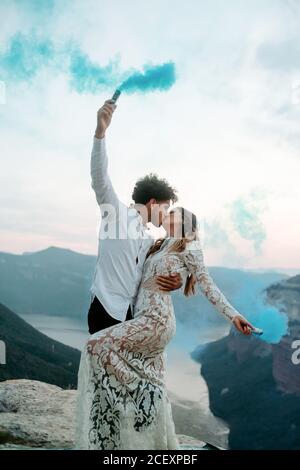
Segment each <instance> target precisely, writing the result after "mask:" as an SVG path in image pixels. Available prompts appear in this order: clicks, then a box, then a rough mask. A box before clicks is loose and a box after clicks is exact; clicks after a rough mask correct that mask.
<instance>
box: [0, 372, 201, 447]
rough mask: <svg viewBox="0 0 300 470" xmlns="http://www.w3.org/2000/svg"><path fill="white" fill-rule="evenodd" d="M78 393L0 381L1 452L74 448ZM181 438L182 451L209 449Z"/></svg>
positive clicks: (38, 384)
mask: <svg viewBox="0 0 300 470" xmlns="http://www.w3.org/2000/svg"><path fill="white" fill-rule="evenodd" d="M76 393H77V392H76V390H64V389H62V388H60V387H58V386H56V385H50V384H47V383H44V382H39V381H36V380H26V379H20V380H6V381H4V382H0V449H2V450H3V449H31V448H35V449H72V447H73V445H74V407H75V400H76ZM175 424H176V423H175ZM178 439H179V442H180V445H181V448H182V449H194V450H196V449H203V448H205V446H206V443H204V442H202V441H200V440H198V439H195V438H193V437H190V436H186V435H183V434H178Z"/></svg>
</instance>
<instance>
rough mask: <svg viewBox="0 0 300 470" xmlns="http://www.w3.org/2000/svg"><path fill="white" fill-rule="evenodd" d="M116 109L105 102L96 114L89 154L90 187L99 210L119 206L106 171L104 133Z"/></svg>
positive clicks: (110, 103) (106, 160)
mask: <svg viewBox="0 0 300 470" xmlns="http://www.w3.org/2000/svg"><path fill="white" fill-rule="evenodd" d="M116 107H117V105H116V104H114V102H113V101H112V100H106V101H105V103H104V105H103V106H102V107H101V108H100V109H99V111H98V113H97V127H96V131H95V135H94V141H93V149H92V154H91V178H92V182H91V186H92V188H93V189H94V191H95V194H96V199H97V202H98V204H99V206H100V209H101V206H102V204H111V205H112V206H113V207H114V208H115V209H116V210H118V206H119V199H118V196H117V194H116V192H115V190H114V188H113V185H112V183H111V180H110V177H109V175H108V171H107V168H108V158H107V152H106V142H105V132H106V129H107V128H108V126H109V125H110V122H111V118H112V114H113V112H114V110H115V109H116Z"/></svg>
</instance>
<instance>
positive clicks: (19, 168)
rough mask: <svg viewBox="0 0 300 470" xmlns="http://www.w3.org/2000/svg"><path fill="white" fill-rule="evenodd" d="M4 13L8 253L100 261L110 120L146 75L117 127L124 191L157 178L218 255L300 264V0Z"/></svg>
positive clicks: (219, 258) (227, 262) (261, 263)
mask: <svg viewBox="0 0 300 470" xmlns="http://www.w3.org/2000/svg"><path fill="white" fill-rule="evenodd" d="M0 18H1V28H0V158H1V168H2V171H1V172H0V185H1V191H0V220H1V224H0V250H1V251H6V252H11V253H16V254H21V253H23V252H28V251H30V252H31V251H38V250H43V249H45V248H47V247H49V246H58V247H61V248H69V249H72V250H75V251H78V252H81V253H86V254H96V252H97V244H98V231H99V222H100V211H99V207H98V205H97V202H96V198H95V194H94V192H93V190H92V188H91V179H90V153H91V149H92V141H93V134H94V130H95V126H96V113H97V110H98V109H99V108H100V107H101V106H102V105H103V103H104V101H105V100H106V99H108V98H110V97H111V96H112V95H113V93H114V91H115V89H116V88H117V87H118V86H120V84H121V83H123V82H124V81H126V80H127V79H128V77H132V76H134V77H138V79H139V83H140V85H139V86H138V87H137V88H134V87H132V88H131V90H129V91H128V93H126V92H125V91H124V93H122V94H121V96H120V98H119V100H118V103H117V104H118V106H117V109H116V110H115V112H114V114H113V118H112V122H111V125H110V127H109V129H108V130H107V133H106V145H107V150H108V157H109V173H110V177H111V179H112V182H113V184H114V187H115V189H116V191H117V193H118V195H119V197H120V199H121V200H122V201H123V202H125V203H126V204H128V205H129V204H130V203H131V202H132V201H131V194H132V190H133V187H134V183H135V181H136V180H137V179H138V178H139V177H141V176H144V175H145V174H147V173H149V172H155V173H157V174H158V175H159V176H161V177H163V178H166V179H167V180H168V181H169V182H170V183H171V184H172V185H173V186H175V187H176V188H177V190H178V195H179V201H178V204H179V205H183V206H184V207H186V208H188V209H190V210H192V211H193V212H195V213H196V215H197V216H198V219H199V222H200V226H201V233H202V239H203V248H204V254H205V257H206V262H207V264H209V265H218V266H227V267H234V268H240V269H277V268H280V269H287V270H288V269H291V270H292V269H294V270H295V271H297V270H298V268H299V271H300V250H299V240H300V209H299V199H300V198H299V196H300V185H299V174H300V137H299V125H298V123H299V117H300V45H299V44H300V27H299V26H300V2H299V1H298V0H295V1H293V0H272V1H270V0H252V1H251V2H245V1H244V0H226V1H224V0H210V1H209V2H207V1H204V0H187V1H186V2H182V1H178V0H173V1H172V2H171V1H166V0H152V1H151V2H146V1H138V0H128V1H126V2H123V1H121V0H114V1H112V2H106V1H102V0H98V1H97V0H74V1H70V0H44V1H43V0H39V1H38V0H9V1H8V0H1V1H0ZM147 74H148V78H149V77H150V78H149V80H150V81H147V78H145V76H146V75H147ZM149 74H150V75H149ZM162 75H164V76H163V77H162ZM127 83H128V82H127ZM149 84H150V85H151V86H150V85H149ZM148 85H149V86H148Z"/></svg>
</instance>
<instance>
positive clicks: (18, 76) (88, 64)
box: [0, 32, 176, 94]
mask: <svg viewBox="0 0 300 470" xmlns="http://www.w3.org/2000/svg"><path fill="white" fill-rule="evenodd" d="M119 63H120V56H119V55H117V56H116V57H115V58H114V59H112V60H111V61H110V62H109V63H108V65H106V66H103V67H102V66H99V65H98V64H96V63H93V62H92V61H91V60H90V58H89V56H88V55H87V54H85V53H83V52H82V51H81V50H80V48H79V47H78V46H77V45H76V44H74V42H72V41H69V42H68V43H65V45H64V46H63V47H56V46H55V45H54V43H53V42H52V41H51V40H49V39H40V38H39V37H37V36H36V34H34V33H33V34H29V35H24V34H22V33H20V32H18V33H16V34H15V35H14V36H13V37H12V38H11V41H10V43H9V45H8V48H7V50H6V51H5V52H4V54H2V55H0V72H1V77H0V78H1V79H5V80H7V81H8V80H10V81H11V80H14V81H15V82H27V83H28V84H29V83H30V81H31V79H33V78H34V77H35V76H36V75H37V74H38V73H39V71H40V70H41V69H42V68H43V67H46V66H47V67H48V68H49V71H50V73H52V74H53V73H54V72H55V73H57V72H59V73H64V74H65V75H66V76H67V77H69V84H70V87H71V88H72V89H74V90H76V91H77V92H78V93H81V94H83V93H92V94H95V93H99V92H101V91H104V90H107V91H108V90H110V92H112V91H113V90H114V89H115V88H116V87H118V88H119V89H120V90H122V91H123V92H126V93H134V92H142V93H147V92H150V91H154V90H160V91H166V90H168V89H169V88H170V87H171V86H172V85H173V84H174V83H175V80H176V77H175V65H174V63H173V62H167V63H164V64H162V65H149V64H146V65H144V67H143V72H139V71H136V70H133V71H132V70H130V71H127V72H123V71H120V66H119ZM124 77H125V79H124ZM120 83H121V85H119V84H120ZM118 85H119V86H118Z"/></svg>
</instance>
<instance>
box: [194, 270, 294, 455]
mask: <svg viewBox="0 0 300 470" xmlns="http://www.w3.org/2000/svg"><path fill="white" fill-rule="evenodd" d="M266 293H267V300H268V303H269V304H270V305H273V306H276V307H277V308H278V309H280V310H281V311H284V312H285V313H286V314H287V315H288V319H289V325H288V326H289V330H288V334H286V335H285V336H284V337H283V338H282V339H281V341H280V342H279V343H276V344H268V343H265V342H263V341H261V340H260V339H258V338H256V337H254V336H253V337H245V336H243V335H240V334H237V333H236V332H235V331H234V330H231V331H230V334H229V335H228V336H226V337H224V338H222V339H220V340H218V341H214V342H212V343H209V344H207V345H206V346H205V347H203V345H201V346H199V347H197V348H196V349H195V350H194V351H193V353H192V357H193V358H194V359H195V360H196V361H197V362H199V363H200V364H201V374H202V377H204V379H205V381H206V383H207V387H208V390H209V406H210V410H211V412H212V413H213V414H214V415H215V416H217V417H219V418H221V419H223V420H225V421H226V422H227V424H228V426H229V429H230V432H229V439H228V442H229V448H230V449H250V450H251V449H252V450H253V449H258V450H259V449H289V450H296V449H297V450H299V449H300V364H295V363H294V362H293V361H292V354H293V352H294V349H293V348H292V344H293V342H294V341H295V340H299V338H300V275H297V276H294V277H292V278H289V279H286V280H282V281H281V282H277V283H274V284H273V285H271V286H269V287H268V288H267V289H266Z"/></svg>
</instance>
